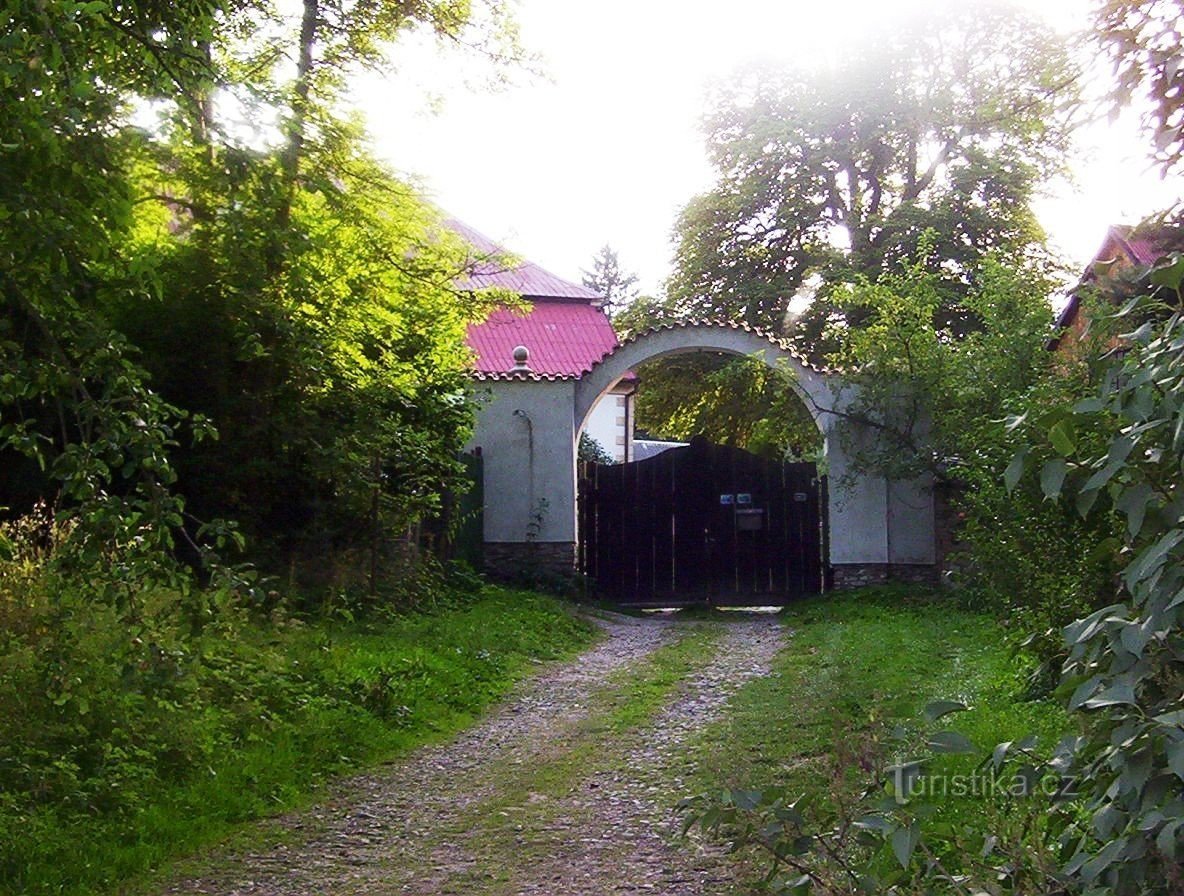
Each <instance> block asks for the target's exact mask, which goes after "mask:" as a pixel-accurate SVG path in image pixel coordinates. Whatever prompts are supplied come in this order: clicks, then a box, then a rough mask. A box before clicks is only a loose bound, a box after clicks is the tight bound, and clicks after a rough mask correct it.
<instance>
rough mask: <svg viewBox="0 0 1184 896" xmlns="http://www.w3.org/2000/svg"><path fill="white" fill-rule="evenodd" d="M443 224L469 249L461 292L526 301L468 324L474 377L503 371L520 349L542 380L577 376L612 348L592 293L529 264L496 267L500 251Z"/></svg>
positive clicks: (456, 224) (466, 230)
mask: <svg viewBox="0 0 1184 896" xmlns="http://www.w3.org/2000/svg"><path fill="white" fill-rule="evenodd" d="M447 223H448V227H449V228H450V229H452V230H454V231H456V232H457V233H459V234H460V235H461V236H463V237H464V238H465V239H466V240H467V241H468V242H469V244H470V245H472V247H473V253H474V261H475V265H474V273H473V274H471V275H470V276H468V277H466V278H465V279H464V280H462V281H461V282H460V283H459V284H458V285H459V286H460V287H461V288H462V289H474V290H476V289H483V288H488V287H491V286H496V287H501V288H502V289H508V290H510V291H512V292H515V293H517V294H518V295H520V296H522V297H523V298H524V299H526V300H527V301H528V302H530V308H529V309H528V310H527V311H525V312H515V311H511V310H508V309H505V308H499V309H498V310H496V311H494V312H493V313H492V314H491V315H490V316H489V318H488V319H487V320H485V321H484V322H483V323H479V324H470V325H469V330H468V338H467V342H468V345H469V348H471V349H472V350H473V352H474V354H475V355H476V356H477V360H476V364H475V371H474V372H475V373H476V374H477V376H478V377H481V376H484V375H489V374H504V373H508V372H509V371H510V369H511V368H512V367H513V366H514V357H513V354H514V349H515V348H516V347H518V346H520V345H525V346H526V348H527V349H528V350H529V351H530V360H529V361H528V362H527V363H528V365H529V367H530V370H531V372H532V373H533V374H534V375H536V376H542V377H578V376H580V375H581V374H584V373H587V372H588V371H589V370H591V369H592V365H594V364H595V363H596V362H597V361H599V360H600V359H601V358H603V357H604V356H605V355H607V354H608V353H609V352H611V351H612V350H613V349H614V348H616V346H617V334H616V333H615V332H613V325H612V324H611V323H610V322H609V319H608V315H607V314H605V313H604V311H603V310H601V308H600V302H601V296H600V295H598V294H597V293H596V292H594V291H592V290H590V289H587V288H586V287H583V286H579V285H577V284H575V283H571V282H569V281H567V280H564V279H563V278H562V277H557V276H555V275H554V274H552V273H551V272H550V271H546V270H544V269H543V268H541V267H539V266H538V265H537V264H534V263H533V262H530V261H524V260H517V259H516V263H515V264H514V265H513V266H509V265H505V264H500V263H498V260H497V257H498V256H505V255H506V254H507V253H506V251H505V250H504V249H503V248H502V247H500V246H498V245H497V244H496V243H494V242H493V241H492V240H491V239H489V238H488V237H487V236H485V235H484V234H482V233H480V232H479V231H476V230H474V229H473V228H471V227H469V226H468V225H467V224H464V223H462V222H460V221H456V220H451V221H449V222H447ZM486 259H489V260H488V261H487V260H486Z"/></svg>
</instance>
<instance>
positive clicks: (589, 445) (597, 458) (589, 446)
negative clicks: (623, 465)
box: [579, 432, 616, 464]
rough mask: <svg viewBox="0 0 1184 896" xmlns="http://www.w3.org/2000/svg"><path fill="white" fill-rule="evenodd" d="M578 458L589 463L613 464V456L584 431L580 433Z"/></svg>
mask: <svg viewBox="0 0 1184 896" xmlns="http://www.w3.org/2000/svg"><path fill="white" fill-rule="evenodd" d="M579 459H580V460H581V461H583V462H584V463H590V464H614V463H616V461H615V460H613V456H612V455H611V454H609V453H608V452H607V451H605V450H604V446H603V445H601V444H600V443H599V442H598V441H596V439H594V438H592V436H590V435H588V433H586V432H582V433H580V446H579Z"/></svg>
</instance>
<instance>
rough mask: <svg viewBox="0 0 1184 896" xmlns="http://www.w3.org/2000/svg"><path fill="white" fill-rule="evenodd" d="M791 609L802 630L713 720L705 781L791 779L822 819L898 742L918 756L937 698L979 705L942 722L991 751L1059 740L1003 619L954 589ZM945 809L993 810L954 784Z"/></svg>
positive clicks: (956, 767)
mask: <svg viewBox="0 0 1184 896" xmlns="http://www.w3.org/2000/svg"><path fill="white" fill-rule="evenodd" d="M784 620H785V623H786V625H787V626H789V627H790V628H791V629H792V631H793V634H792V635H791V636H790V638H789V640H788V644H787V647H786V648H785V649H784V650H783V651H782V653H781V654H780V655H779V657H778V658H777V661H776V663H775V666H774V672H773V674H772V675H771V676H769V677H767V678H763V679H757V680H754V681H753V682H751V683H749V684H748V685H746V686H745V687H744V688H742V689H741V690H740V691H739V692H738V693H737V695H736V696H735V697H734V698H733V701H732V704H731V712H730V713H729V716H728V717H727V718H726V719H724V720H721V721H720V722H719V723H717V724H716V725H715V726H713V727H712V728H710V729H708V730H706V731H705V732H703V734H702V736H701V738H700V740H699V742H698V744H697V754H698V757H699V761H698V764H697V768H696V771H695V776H694V779H693V782H692V783H693V786H694V787H695V788H696V789H699V790H703V791H716V792H718V790H719V789H720V788H727V789H746V790H747V789H751V790H759V789H764V788H769V787H783V788H784V789H785V791H786V793H787V794H789V795H790V796H798V795H801V796H803V797H805V798H806V802H807V803H809V804H811V805H813V806H816V807H819V808H818V813H817V814H818V816H820V817H822V818H826V817H827V816H828V815H833V812H834V811H835V807H836V806H837V805H839V804H848V805H849V804H851V803H852V802H853V801H854V800H855V799H856V797H857V796H858V794H859V793H860V792H861V791H862V789H863V788H864V787H866V786H867V784H868V782H869V781H870V780H871V773H872V771H873V770H874V769H883V768H884V767H885V766H887V765H888V764H890V763H891V762H892V761H893V760H894V759H895V758H896V756H895V755H894V754H895V753H896V752H897V751H898V750H901V751H903V753H904V754H905V755H903V756H901V758H909V756H910V755H911V754H910V751H911V750H913V749H916V748H919V747H920V745H921V743H922V741H923V740H924V734H925V732H926V731H927V730H931V729H932V726H929V725H927V724H926V723H925V721H924V719H923V716H922V713H923V710H924V707H925V706H926V704H927V703H929V702H931V701H933V700H939V699H942V700H957V701H961V702H964V703H966V704H968V705H970V706H971V707H972V709H971V710H970V711H969V712H965V713H959V714H957V715H956V716H953V717H950V718H949V719H948V720H945V721H943V722H942V723H939V724H941V725H949V726H950V727H955V728H957V730H959V731H960V732H962V733H964V734H966V735H968V736H969V737H970V738H971V739H972V740H973V741H974V742H975V743H976V744H977V745H978V746H979V747H982V748H984V749H985V750H987V751H989V750H990V748H991V747H992V746H993V745H994V744H995V743H997V742H1001V741H1006V740H1016V739H1019V738H1022V737H1024V736H1026V735H1028V734H1033V733H1034V734H1037V735H1040V736H1041V738H1042V740H1043V742H1044V743H1045V744H1046V745H1049V744H1051V742H1053V741H1054V740H1055V739H1056V738H1057V737H1058V736H1059V735H1060V733H1062V732H1063V730H1064V728H1065V726H1066V719H1065V716H1064V714H1063V712H1062V711H1061V709H1060V708H1059V707H1058V706H1057V705H1056V704H1055V703H1053V702H1051V701H1049V702H1023V701H1021V700H1019V699H1018V698H1017V697H1016V695H1017V694H1018V693H1020V692H1021V690H1022V683H1023V676H1024V673H1025V671H1026V670H1025V669H1024V668H1023V663H1022V661H1020V660H1018V659H1017V657H1015V656H1014V654H1013V652H1012V651H1011V649H1010V648H1009V647H1008V646H1007V644H1006V641H1005V639H1004V637H1003V631H1002V629H1001V628H1000V627H999V625H998V623H996V622H995V621H993V620H992V619H990V618H989V617H986V616H983V615H979V614H976V613H970V612H965V611H962V610H959V609H957V608H956V606H955V605H954V604H953V602H952V601H949V600H942V599H941V598H936V599H932V600H929V599H918V598H915V597H913V596H912V595H911V594H910V593H909V592H907V591H905V590H901V589H885V590H882V591H876V590H868V591H864V592H858V593H854V594H847V595H842V596H837V597H827V598H820V599H815V600H810V601H805V602H802V603H799V604H796V605H794V606H792V607H791V608H790V609H789V610H787V611H786V613H785V615H784ZM974 761H975V760H974V759H972V758H971V757H968V756H948V757H941V758H940V760H939V761H938V763H937V764H936V766H934V768H933V769H932V770H933V771H938V772H943V773H946V774H958V773H966V772H969V771H970V770H971V768H972V767H973V762H974ZM940 811H941V813H942V815H943V816H944V818H945V820H946V821H948V822H949V823H951V824H964V823H967V822H971V821H974V820H975V819H979V818H981V817H983V815H984V814H985V813H989V812H992V811H995V809H994V807H992V806H991V805H990V804H989V802H987V801H982V800H978V801H975V800H972V799H955V798H953V797H951V798H950V799H949V800H948V801H947V803H946V805H943V806H941V807H940ZM750 858H751V857H750ZM754 867H755V866H754Z"/></svg>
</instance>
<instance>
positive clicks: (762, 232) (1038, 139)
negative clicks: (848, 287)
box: [669, 4, 1074, 356]
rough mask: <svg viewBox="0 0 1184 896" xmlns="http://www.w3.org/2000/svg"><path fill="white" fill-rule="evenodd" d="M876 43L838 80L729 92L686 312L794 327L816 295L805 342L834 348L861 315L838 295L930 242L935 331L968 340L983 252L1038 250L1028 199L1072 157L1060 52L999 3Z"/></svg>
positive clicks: (713, 135) (1067, 84)
mask: <svg viewBox="0 0 1184 896" xmlns="http://www.w3.org/2000/svg"><path fill="white" fill-rule="evenodd" d="M869 33H870V34H874V41H873V40H870V39H869V40H868V41H867V42H866V43H864V44H861V45H858V46H854V47H849V48H848V52H846V53H845V54H844V55H843V61H842V62H840V63H838V64H837V65H836V66H835V67H834V68H832V69H830V70H827V71H824V72H808V71H805V70H798V69H788V70H780V69H768V68H761V69H755V70H752V71H748V72H745V73H743V74H742V75H741V76H740V77H739V78H737V79H736V80H735V81H734V82H733V83H730V84H727V85H724V86H722V87H720V88H719V89H718V91H717V93H716V95H715V97H714V98H713V103H712V106H713V108H712V111H711V113H710V114H709V115H708V117H707V122H706V131H707V139H708V152H709V154H710V156H711V160H712V162H713V164H714V165H715V167H716V169H717V171H718V175H719V176H718V183H717V185H716V187H715V188H714V189H713V190H712V191H711V192H710V193H708V194H705V195H703V196H700V197H698V198H697V199H695V200H693V201H692V202H691V203H690V204H689V205H688V206H687V208H686V209H685V210H684V212H683V214H682V216H681V218H680V221H679V224H678V249H677V259H676V271H675V275H674V277H673V278H672V280H671V283H670V287H669V290H670V294H671V297H672V300H673V303H674V305H675V307H676V308H677V310H678V311H679V313H680V314H681V315H682V316H684V317H690V318H699V319H726V320H734V321H742V322H744V323H747V324H750V325H754V326H760V327H763V328H765V329H768V330H770V331H772V332H782V331H783V329H784V328H785V327H786V324H787V313H788V311H789V307H790V302H791V301H792V300H793V299H794V297H795V296H797V295H798V294H799V293H800V292H802V291H803V290H804V289H805V288H806V287H807V286H809V287H810V289H812V290H813V291H814V292H815V293H816V295H815V298H814V302H813V304H812V305H811V307H810V309H809V311H808V312H807V313H806V314H805V315H804V316H803V317H801V318H800V319H799V320H798V321H797V322H796V323H795V325H794V331H793V335H794V338H795V339H797V340H798V341H799V343H800V344H801V346H802V347H803V348H806V349H807V350H809V351H811V352H813V353H815V354H816V356H817V355H821V354H824V353H826V352H827V351H830V350H833V348H834V347H835V345H834V342H833V340H831V339H829V338H827V337H828V334H827V333H826V332H825V330H826V328H827V327H828V326H829V325H830V324H831V323H832V322H833V321H835V320H841V321H845V322H847V323H849V324H857V323H859V322H860V321H861V320H862V316H861V315H860V313H859V309H858V308H851V307H849V306H848V305H846V304H845V303H844V302H843V301H842V296H841V295H832V294H831V292H830V287H831V286H832V285H833V284H835V283H842V282H847V281H849V280H850V279H852V278H853V277H859V276H863V277H866V278H868V279H871V280H875V279H876V278H877V277H878V276H879V275H881V274H883V273H887V272H891V271H893V270H895V269H896V268H897V266H898V265H899V264H901V263H902V262H904V261H906V260H908V259H911V258H914V257H915V255H916V251H917V246H918V244H919V243H920V241H921V240H922V238H923V237H924V235H925V234H926V233H929V232H932V233H934V234H937V236H936V243H937V244H936V246H935V251H934V252H933V254H932V256H930V257H929V258H927V259H926V260H927V261H928V262H931V263H932V266H931V267H930V271H931V273H932V274H934V275H935V277H936V278H937V280H938V283H939V286H940V293H941V302H940V305H939V308H938V311H939V314H938V315H937V320H936V327H937V328H938V329H943V328H950V329H953V330H954V331H955V332H960V331H961V329H962V326H963V324H964V323H965V321H966V312H965V310H964V309H963V308H962V307H961V304H960V299H961V297H962V296H964V295H965V293H966V291H967V287H968V286H970V285H971V284H972V283H973V281H974V278H975V275H976V269H977V267H978V265H979V262H980V260H981V259H982V258H983V256H984V255H986V254H987V253H989V252H991V251H998V250H1003V251H1006V252H1009V253H1012V254H1013V255H1014V256H1016V257H1028V258H1036V257H1039V256H1040V255H1041V254H1042V249H1041V241H1042V235H1041V233H1040V229H1039V227H1038V226H1037V224H1036V222H1035V219H1034V217H1033V214H1032V212H1031V208H1030V201H1031V199H1032V195H1033V190H1034V188H1035V186H1036V184H1038V183H1039V181H1040V180H1041V178H1042V177H1045V176H1047V175H1048V174H1050V173H1052V172H1053V171H1055V170H1056V168H1057V166H1058V165H1059V164H1060V163H1061V156H1062V154H1063V151H1064V148H1065V141H1066V135H1067V123H1066V120H1065V117H1064V116H1063V114H1062V111H1061V109H1060V104H1061V103H1062V102H1064V101H1065V100H1067V99H1070V98H1071V97H1072V95H1073V91H1074V87H1073V84H1074V77H1073V73H1072V71H1071V69H1070V66H1069V64H1068V61H1067V55H1066V52H1065V48H1064V46H1062V45H1061V44H1060V43H1059V42H1058V41H1057V40H1056V39H1055V38H1054V37H1053V36H1052V35H1051V34H1050V33H1049V31H1048V29H1047V28H1045V27H1044V26H1043V25H1041V24H1040V23H1039V22H1037V21H1036V20H1035V18H1034V17H1033V16H1031V15H1029V14H1026V13H1023V12H1021V11H1019V10H1018V9H1016V8H1014V7H1009V6H1004V5H1002V4H974V5H971V6H964V5H946V6H943V7H941V8H940V9H937V10H935V9H925V10H923V11H921V10H918V11H917V12H916V14H914V15H912V16H899V15H897V17H896V18H895V19H893V20H891V21H885V22H884V23H883V24H882V27H878V28H876V29H875V30H874V31H872V32H869ZM813 275H818V276H819V277H820V278H821V280H820V282H818V283H812V281H811V278H812V276H813ZM829 335H830V336H833V335H834V334H833V333H831V334H829Z"/></svg>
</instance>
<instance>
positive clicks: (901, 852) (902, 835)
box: [891, 824, 921, 868]
mask: <svg viewBox="0 0 1184 896" xmlns="http://www.w3.org/2000/svg"><path fill="white" fill-rule="evenodd" d="M891 842H892V852H893V853H894V854H895V855H896V860H897V861H898V862H900V867H902V868H908V867H909V861H910V860H911V859H912V857H913V852H914V851H915V850H916V848H917V844H918V843H920V842H921V835H920V833H919V832H918V830H917V826H916V824H910V825H909V826H908V827H905V828H897V829H896V830H895V831H894V832H893V834H892V837H891Z"/></svg>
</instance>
